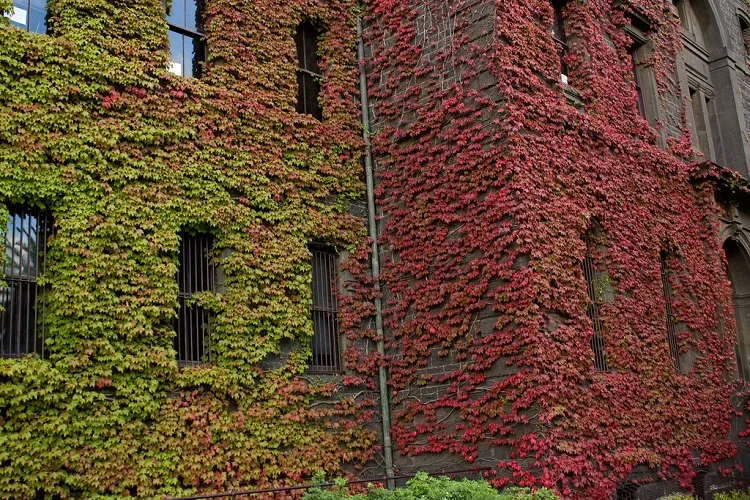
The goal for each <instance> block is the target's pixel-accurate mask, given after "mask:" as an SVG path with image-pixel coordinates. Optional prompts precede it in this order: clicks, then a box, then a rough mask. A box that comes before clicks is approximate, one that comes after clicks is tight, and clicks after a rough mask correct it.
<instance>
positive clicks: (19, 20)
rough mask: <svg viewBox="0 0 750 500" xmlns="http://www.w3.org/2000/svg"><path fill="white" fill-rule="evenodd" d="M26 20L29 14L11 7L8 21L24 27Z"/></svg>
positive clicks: (18, 8)
mask: <svg viewBox="0 0 750 500" xmlns="http://www.w3.org/2000/svg"><path fill="white" fill-rule="evenodd" d="M28 18H29V12H28V11H26V10H24V9H22V8H20V7H13V10H12V11H10V21H11V22H13V23H16V24H20V25H22V26H26V24H27V23H28V21H27V20H28Z"/></svg>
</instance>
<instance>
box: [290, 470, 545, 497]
mask: <svg viewBox="0 0 750 500" xmlns="http://www.w3.org/2000/svg"><path fill="white" fill-rule="evenodd" d="M344 484H345V483H344ZM344 484H341V485H338V487H335V488H334V489H332V490H324V489H322V488H312V489H310V491H308V492H307V494H306V495H305V497H304V498H305V500H342V499H349V500H556V499H557V497H556V496H555V494H554V493H552V492H551V491H549V490H544V489H542V490H538V491H535V492H532V491H531V490H529V489H524V488H507V489H505V490H503V491H498V490H496V489H495V488H493V487H492V486H490V485H489V483H487V481H472V480H469V479H462V480H460V481H453V480H451V479H449V478H447V477H445V476H443V477H429V476H428V475H427V474H426V473H424V472H420V473H418V474H417V475H416V477H414V479H411V480H410V481H409V482H408V483H407V487H406V488H398V489H396V490H395V491H388V490H384V489H382V488H369V489H368V490H367V493H363V494H359V495H349V494H348V493H346V492H344V491H341V490H342V489H343V486H344Z"/></svg>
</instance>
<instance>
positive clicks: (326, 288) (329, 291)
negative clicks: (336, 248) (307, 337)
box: [310, 248, 341, 373]
mask: <svg viewBox="0 0 750 500" xmlns="http://www.w3.org/2000/svg"><path fill="white" fill-rule="evenodd" d="M311 252H312V299H313V305H312V320H313V329H314V331H313V338H312V341H311V347H312V362H311V363H310V372H314V373H337V372H339V371H340V369H341V361H340V354H339V322H338V321H339V320H338V314H339V299H338V262H337V261H338V258H337V255H336V253H335V252H333V251H332V250H326V249H320V248H313V249H311Z"/></svg>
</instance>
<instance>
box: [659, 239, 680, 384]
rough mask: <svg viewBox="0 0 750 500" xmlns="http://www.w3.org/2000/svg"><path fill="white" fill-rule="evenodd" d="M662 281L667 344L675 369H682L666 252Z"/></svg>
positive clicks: (662, 263)
mask: <svg viewBox="0 0 750 500" xmlns="http://www.w3.org/2000/svg"><path fill="white" fill-rule="evenodd" d="M661 281H662V287H663V290H664V303H665V305H666V321H667V344H668V345H669V354H670V356H671V357H672V363H673V364H674V367H675V370H677V371H680V351H679V347H678V344H677V329H676V325H675V321H674V311H673V307H672V284H671V283H670V281H669V265H668V262H667V255H666V254H665V253H662V255H661Z"/></svg>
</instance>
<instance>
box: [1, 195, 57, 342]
mask: <svg viewBox="0 0 750 500" xmlns="http://www.w3.org/2000/svg"><path fill="white" fill-rule="evenodd" d="M51 234H52V217H51V216H50V215H49V214H48V213H47V212H45V211H42V210H37V209H31V208H20V207H10V216H9V217H8V221H7V225H6V234H5V263H4V265H3V279H4V280H5V283H6V286H4V287H2V288H0V304H1V305H2V312H0V355H1V356H3V357H17V356H23V355H24V354H29V353H33V352H35V353H37V354H39V355H40V356H43V355H44V350H43V348H44V295H43V293H42V290H41V289H40V287H39V285H38V284H37V278H38V277H39V276H40V275H41V274H42V273H44V270H45V256H46V253H47V240H48V239H49V237H50V235H51Z"/></svg>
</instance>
